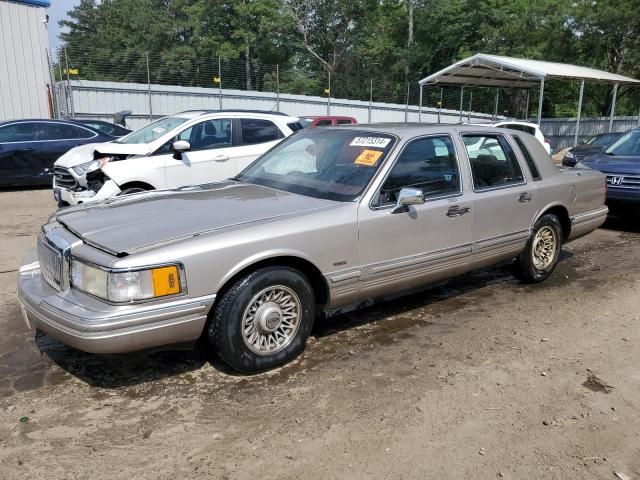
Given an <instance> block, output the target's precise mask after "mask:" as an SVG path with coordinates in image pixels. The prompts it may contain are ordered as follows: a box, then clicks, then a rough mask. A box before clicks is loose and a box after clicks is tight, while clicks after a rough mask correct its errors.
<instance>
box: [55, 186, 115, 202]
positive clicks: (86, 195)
mask: <svg viewBox="0 0 640 480" xmlns="http://www.w3.org/2000/svg"><path fill="white" fill-rule="evenodd" d="M53 192H54V193H53V195H54V197H55V199H56V201H57V202H58V204H60V202H64V203H66V204H67V205H71V206H73V205H80V204H83V203H93V202H99V201H101V200H106V199H107V198H111V197H115V196H117V195H118V194H119V193H120V187H118V185H116V182H114V181H113V180H107V181H106V182H105V183H104V185H103V186H102V188H101V189H100V190H98V191H97V192H94V191H93V190H80V191H73V190H69V189H66V188H61V187H58V186H56V185H55V184H54V186H53ZM56 192H57V193H56Z"/></svg>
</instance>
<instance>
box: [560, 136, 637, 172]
mask: <svg viewBox="0 0 640 480" xmlns="http://www.w3.org/2000/svg"><path fill="white" fill-rule="evenodd" d="M622 135H624V133H601V134H600V135H594V136H592V137H590V138H589V139H588V140H587V141H586V142H584V143H582V144H580V145H576V146H575V147H573V148H572V149H571V150H569V151H568V152H567V153H566V155H565V156H564V158H563V159H562V165H564V166H565V167H574V166H575V165H576V163H578V162H581V161H582V160H587V159H588V158H589V157H590V156H592V155H596V154H598V153H601V152H604V151H605V149H606V148H607V147H608V146H609V145H613V143H614V142H616V141H617V140H618V139H619V138H620V137H621V136H622Z"/></svg>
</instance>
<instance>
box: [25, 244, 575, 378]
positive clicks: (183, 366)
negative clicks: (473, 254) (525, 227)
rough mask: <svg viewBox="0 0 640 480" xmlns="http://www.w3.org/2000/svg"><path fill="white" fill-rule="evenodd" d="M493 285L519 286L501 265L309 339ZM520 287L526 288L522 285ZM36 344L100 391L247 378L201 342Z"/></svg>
mask: <svg viewBox="0 0 640 480" xmlns="http://www.w3.org/2000/svg"><path fill="white" fill-rule="evenodd" d="M571 256H572V253H571V252H567V251H566V250H563V251H562V254H561V257H560V261H561V262H562V261H565V260H567V259H569V258H570V257H571ZM497 284H504V285H514V286H517V285H520V284H521V283H520V281H519V280H517V279H516V278H515V277H514V276H513V274H512V268H511V265H510V264H507V263H505V264H501V265H498V266H496V267H493V268H492V269H490V270H480V271H474V272H471V273H467V274H464V275H461V276H458V277H454V278H452V279H450V280H448V281H446V282H443V283H441V284H438V285H431V286H427V287H423V288H421V289H420V290H416V291H414V292H412V293H406V292H404V293H402V294H398V295H395V296H392V297H385V298H380V299H377V300H375V301H371V302H368V304H366V305H362V306H360V307H359V308H358V309H356V310H353V311H350V312H346V313H339V314H337V315H335V316H331V317H329V318H323V319H321V320H319V321H317V322H316V324H315V325H314V328H313V331H312V333H311V336H312V337H314V338H316V339H317V340H321V339H323V338H327V337H330V336H332V335H335V334H339V333H340V332H344V331H346V330H350V329H353V328H357V327H361V326H363V325H367V324H371V323H374V322H378V321H380V320H384V319H385V318H388V317H397V316H401V315H402V314H403V313H406V312H410V311H412V310H415V309H419V308H425V307H428V308H429V309H430V310H429V313H432V314H435V315H447V314H451V313H453V312H455V311H456V310H458V309H461V308H463V307H465V306H466V305H467V304H468V303H469V299H465V300H456V298H457V297H460V296H461V295H463V294H465V293H470V292H474V291H477V290H480V289H483V288H485V287H488V286H492V285H497ZM522 287H523V288H528V287H529V286H528V285H524V284H522ZM534 287H535V286H534ZM396 320H397V319H396V318H394V319H393V321H392V322H389V324H388V326H389V328H390V329H393V331H391V330H389V334H392V333H395V332H396V331H398V330H402V329H403V328H408V327H409V326H411V325H412V324H415V322H413V323H411V322H409V323H408V324H406V323H402V322H399V323H398V322H396ZM36 344H37V346H38V348H39V350H40V351H41V352H42V353H44V354H46V355H48V356H49V357H50V359H51V360H52V361H53V362H54V363H55V364H57V365H58V366H59V367H60V368H62V369H63V370H65V371H66V372H68V373H69V374H71V375H73V376H74V377H77V378H78V379H80V380H82V381H83V382H85V383H87V384H89V385H91V386H94V387H99V388H104V389H117V388H122V387H127V386H134V385H139V384H142V383H145V382H152V381H157V380H161V379H164V378H168V377H172V376H176V375H180V374H183V373H187V372H190V371H195V370H198V369H200V368H201V367H203V366H204V365H205V364H209V365H210V366H212V367H213V368H214V369H215V370H217V371H219V372H220V373H222V374H224V375H229V376H234V377H246V376H247V375H245V374H242V373H239V372H236V371H234V370H232V369H231V368H230V367H228V366H227V365H226V364H225V363H223V362H222V361H221V360H219V359H218V358H217V357H216V356H215V355H214V354H212V353H211V349H209V348H208V347H207V345H206V341H205V340H201V341H200V342H198V343H197V344H196V345H195V348H189V349H182V350H163V351H155V352H153V351H149V352H137V353H130V354H119V355H96V354H90V353H85V352H81V351H79V350H75V349H73V348H71V347H68V346H67V345H64V344H62V343H61V342H59V341H57V340H55V339H53V338H51V337H48V336H47V335H45V334H44V333H38V334H37V335H36ZM191 347H193V346H191Z"/></svg>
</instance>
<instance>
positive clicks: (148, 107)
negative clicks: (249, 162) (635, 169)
mask: <svg viewBox="0 0 640 480" xmlns="http://www.w3.org/2000/svg"><path fill="white" fill-rule="evenodd" d="M49 66H50V75H51V85H53V88H52V97H53V98H52V102H51V103H52V105H53V111H54V116H56V117H75V118H95V119H103V120H112V119H113V115H114V114H115V113H116V112H118V111H122V110H131V111H132V112H133V114H132V115H131V116H130V117H129V126H130V127H132V128H138V127H140V126H142V125H144V124H146V123H148V122H149V121H152V120H154V119H156V118H159V117H161V116H165V115H170V114H173V113H175V112H178V111H183V110H188V109H213V110H217V109H238V108H242V109H256V110H267V111H279V112H285V113H289V114H291V115H296V116H300V115H349V116H354V117H356V118H357V120H358V121H359V122H412V121H422V122H429V123H431V122H433V123H435V122H438V123H459V122H470V123H488V122H491V121H494V120H498V119H503V118H511V119H521V120H528V121H533V122H535V121H536V119H537V114H538V112H537V110H538V92H537V90H536V89H531V90H523V89H507V88H503V89H495V88H483V87H464V88H461V87H452V86H440V85H425V86H424V87H423V90H422V99H421V98H420V96H421V95H420V93H421V92H420V87H419V85H418V80H419V79H418V78H411V79H409V81H406V80H405V79H404V78H397V77H396V76H394V75H393V74H392V73H389V72H387V71H384V69H383V68H382V66H380V65H378V66H377V67H376V69H377V73H376V75H371V74H370V73H368V72H364V71H363V72H362V73H360V72H359V71H358V69H355V71H356V72H358V73H355V74H354V73H352V74H345V73H337V74H336V73H330V72H328V71H327V70H322V69H318V68H314V67H313V64H306V63H304V62H301V63H300V64H294V65H268V64H262V63H257V62H246V61H244V60H242V59H223V58H217V57H216V58H208V57H203V56H198V55H196V54H195V53H194V52H191V51H188V52H183V53H181V54H180V55H179V56H178V55H176V54H173V53H168V54H166V53H155V52H143V51H138V50H133V49H130V50H121V51H111V50H108V51H107V50H98V49H96V50H80V49H76V48H74V47H73V46H67V47H66V48H62V49H60V50H58V51H56V52H52V53H51V54H50V56H49ZM351 70H352V71H353V70H354V69H351ZM402 77H404V75H402ZM574 83H575V82H574ZM574 83H571V82H551V85H550V86H549V88H548V89H547V90H546V91H545V99H544V102H545V103H544V108H543V114H544V122H543V124H542V129H543V132H544V133H545V135H546V136H547V137H548V138H549V139H550V140H551V144H552V147H553V148H554V149H559V148H562V147H564V146H567V145H569V144H572V142H573V140H572V139H571V135H572V134H571V133H569V132H570V131H572V132H574V133H575V113H576V112H575V110H576V108H575V106H573V102H572V101H571V99H572V98H573V97H575V103H576V106H577V100H578V84H577V83H576V84H574ZM606 88H607V87H606V86H603V85H590V86H588V87H587V89H586V93H585V103H584V107H583V119H582V123H581V127H580V132H579V138H580V139H585V138H587V137H588V136H590V135H592V134H594V133H602V132H606V131H608V128H609V122H608V119H607V118H606V117H603V116H602V110H603V108H604V109H606V105H607V100H608V99H607V94H608V91H607V89H606ZM626 95H628V97H627V98H630V97H633V98H632V101H631V102H627V103H629V104H631V105H634V104H637V101H639V100H636V97H638V98H640V92H638V89H636V90H635V91H629V92H627V93H626ZM420 105H422V109H420V108H419V107H420ZM628 110H629V109H628V108H627V111H619V112H618V113H620V114H622V115H626V117H623V118H621V119H620V121H616V122H613V123H612V130H613V131H620V129H626V128H628V127H629V126H635V125H632V124H633V123H634V122H633V119H640V113H638V112H637V110H636V111H634V112H633V114H632V115H634V116H630V113H629V111H628ZM635 113H638V116H635ZM589 116H591V117H592V118H587V117H589ZM552 117H562V118H554V119H553V121H551V120H550V119H551V118H552ZM572 129H573V130H572Z"/></svg>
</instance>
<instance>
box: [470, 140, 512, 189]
mask: <svg viewBox="0 0 640 480" xmlns="http://www.w3.org/2000/svg"><path fill="white" fill-rule="evenodd" d="M463 139H464V144H465V146H466V148H467V154H468V156H469V161H470V163H471V173H472V174H473V187H474V189H476V190H483V189H487V188H496V187H504V186H509V185H514V184H519V183H522V182H524V177H523V176H522V169H521V168H520V165H519V164H518V160H517V158H516V156H515V153H514V152H513V150H512V149H511V147H510V146H509V144H508V143H507V141H506V140H505V138H504V137H503V136H502V135H464V137H463ZM470 145H474V146H476V145H479V148H470Z"/></svg>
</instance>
